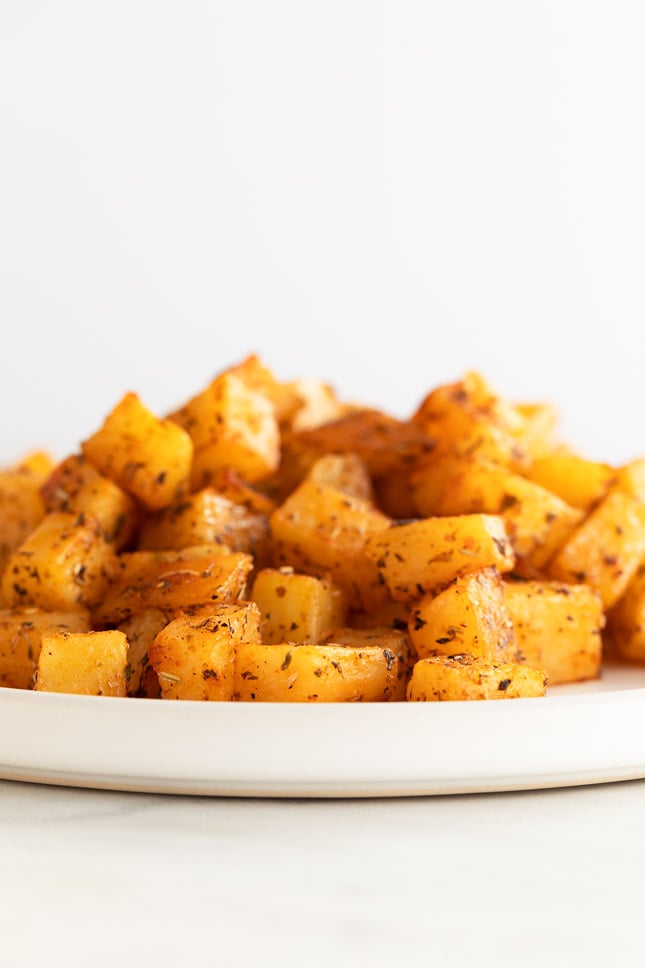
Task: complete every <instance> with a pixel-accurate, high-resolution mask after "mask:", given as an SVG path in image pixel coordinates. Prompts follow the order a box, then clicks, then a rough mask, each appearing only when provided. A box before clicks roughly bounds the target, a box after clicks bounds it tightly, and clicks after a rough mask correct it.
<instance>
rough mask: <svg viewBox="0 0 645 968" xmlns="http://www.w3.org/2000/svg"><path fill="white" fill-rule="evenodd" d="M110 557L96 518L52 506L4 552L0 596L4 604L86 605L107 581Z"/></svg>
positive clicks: (62, 607) (96, 597) (49, 607)
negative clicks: (19, 542)
mask: <svg viewBox="0 0 645 968" xmlns="http://www.w3.org/2000/svg"><path fill="white" fill-rule="evenodd" d="M112 562H113V552H112V548H111V546H110V545H109V543H108V542H107V541H106V540H105V536H104V534H103V529H102V528H101V526H100V524H99V522H98V521H97V520H96V518H93V517H90V516H89V515H84V514H79V515H76V514H71V513H69V512H66V511H54V512H52V513H51V514H48V515H46V516H45V517H44V518H43V520H42V521H41V523H40V524H39V525H38V527H37V528H35V529H34V531H32V533H31V534H30V535H29V537H28V538H27V540H26V541H25V542H23V544H22V545H21V546H20V547H19V548H18V549H17V551H14V553H13V554H12V555H11V557H10V558H9V561H8V563H7V567H6V569H5V572H4V575H3V577H2V586H1V587H2V601H3V603H4V605H5V606H6V607H9V608H18V607H25V606H27V605H35V606H36V607H38V608H41V609H45V610H52V611H73V610H74V609H78V608H86V607H87V608H91V607H92V606H93V605H95V604H96V603H97V601H98V600H99V599H100V597H101V596H102V594H103V592H104V590H105V589H106V587H107V583H108V569H109V568H110V566H111V565H112Z"/></svg>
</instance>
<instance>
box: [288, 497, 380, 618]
mask: <svg viewBox="0 0 645 968" xmlns="http://www.w3.org/2000/svg"><path fill="white" fill-rule="evenodd" d="M389 524H390V519H389V518H387V517H386V516H385V515H384V514H381V513H380V511H376V510H375V509H374V508H373V507H372V506H371V505H370V504H368V503H367V502H365V501H359V500H358V499H356V498H352V497H350V496H349V495H347V494H343V493H342V492H341V491H337V490H336V489H335V488H332V487H325V486H323V485H318V484H315V483H314V482H313V481H310V480H307V481H304V482H303V483H302V484H301V485H300V487H298V488H297V490H295V491H294V492H293V494H292V495H291V496H290V497H289V498H287V500H286V501H285V502H284V504H282V505H281V506H280V507H279V508H278V510H277V511H275V513H274V514H273V515H272V516H271V531H272V534H273V542H274V545H273V547H274V558H275V562H276V564H278V565H291V566H292V567H295V568H298V569H299V570H301V571H304V572H308V573H310V574H311V573H312V574H314V575H319V576H321V577H325V575H326V573H329V575H330V576H331V578H332V580H333V581H334V582H335V583H336V584H338V585H340V587H341V588H343V589H344V590H345V591H346V592H347V594H348V596H349V601H350V603H351V604H352V605H354V606H359V607H360V606H361V605H364V606H366V607H370V606H371V605H373V604H375V603H378V601H379V600H382V599H383V589H382V587H380V585H379V578H378V572H377V569H376V566H375V565H374V563H373V562H372V561H371V560H370V559H369V558H368V557H367V555H366V553H365V548H364V545H365V539H366V538H367V537H368V535H370V534H375V533H377V532H379V531H383V530H384V529H385V528H387V527H389Z"/></svg>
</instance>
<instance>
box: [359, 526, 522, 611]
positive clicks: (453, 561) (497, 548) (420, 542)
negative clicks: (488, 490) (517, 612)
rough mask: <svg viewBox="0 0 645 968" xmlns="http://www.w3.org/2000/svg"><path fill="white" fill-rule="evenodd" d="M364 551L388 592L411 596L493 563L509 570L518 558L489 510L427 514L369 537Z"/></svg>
mask: <svg viewBox="0 0 645 968" xmlns="http://www.w3.org/2000/svg"><path fill="white" fill-rule="evenodd" d="M365 552H366V554H367V556H368V558H370V559H371V560H372V561H373V562H374V563H375V565H376V567H377V568H378V572H379V575H380V576H381V578H382V580H383V581H384V583H385V584H386V586H387V588H388V590H389V592H390V595H391V596H392V598H394V599H395V600H397V601H402V602H406V601H413V600H414V599H415V598H422V597H423V596H424V595H426V594H427V593H428V592H432V591H434V590H435V589H438V588H440V587H441V586H443V585H447V584H448V583H449V582H451V581H452V580H453V578H458V577H459V576H460V575H465V574H468V573H469V572H472V571H479V570H480V569H481V568H489V567H492V566H495V567H496V568H497V570H498V571H501V572H504V571H510V570H511V568H512V567H513V565H514V563H515V557H514V555H513V551H512V549H511V545H510V542H509V540H508V537H507V535H506V531H505V529H504V523H503V521H502V519H501V518H499V517H495V516H493V515H487V514H462V515H459V516H458V517H445V518H425V519H423V520H420V521H413V522H412V523H411V524H403V525H395V526H393V527H391V528H388V529H387V531H381V532H380V533H379V534H373V535H371V536H370V537H368V538H367V541H366V543H365Z"/></svg>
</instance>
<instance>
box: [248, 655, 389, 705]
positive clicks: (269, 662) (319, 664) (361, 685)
mask: <svg viewBox="0 0 645 968" xmlns="http://www.w3.org/2000/svg"><path fill="white" fill-rule="evenodd" d="M397 691H398V659H397V657H396V656H395V655H394V653H393V652H391V651H390V650H389V649H383V648H380V646H374V645H372V646H361V647H360V648H353V647H351V646H344V645H331V644H329V645H300V644H298V643H286V644H282V645H249V644H246V643H245V644H242V645H238V647H237V659H236V664H235V692H234V698H235V699H237V700H240V701H242V702H387V701H388V700H390V699H392V697H393V696H394V695H395V694H396V693H397Z"/></svg>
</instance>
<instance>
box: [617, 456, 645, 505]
mask: <svg viewBox="0 0 645 968" xmlns="http://www.w3.org/2000/svg"><path fill="white" fill-rule="evenodd" d="M616 484H617V486H618V487H619V488H620V489H621V490H622V491H627V492H628V493H629V494H633V496H634V497H637V498H638V500H639V501H642V502H643V503H644V504H645V458H640V459H639V460H633V461H630V463H629V464H624V465H623V467H620V468H619V469H618V471H617V479H616Z"/></svg>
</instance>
